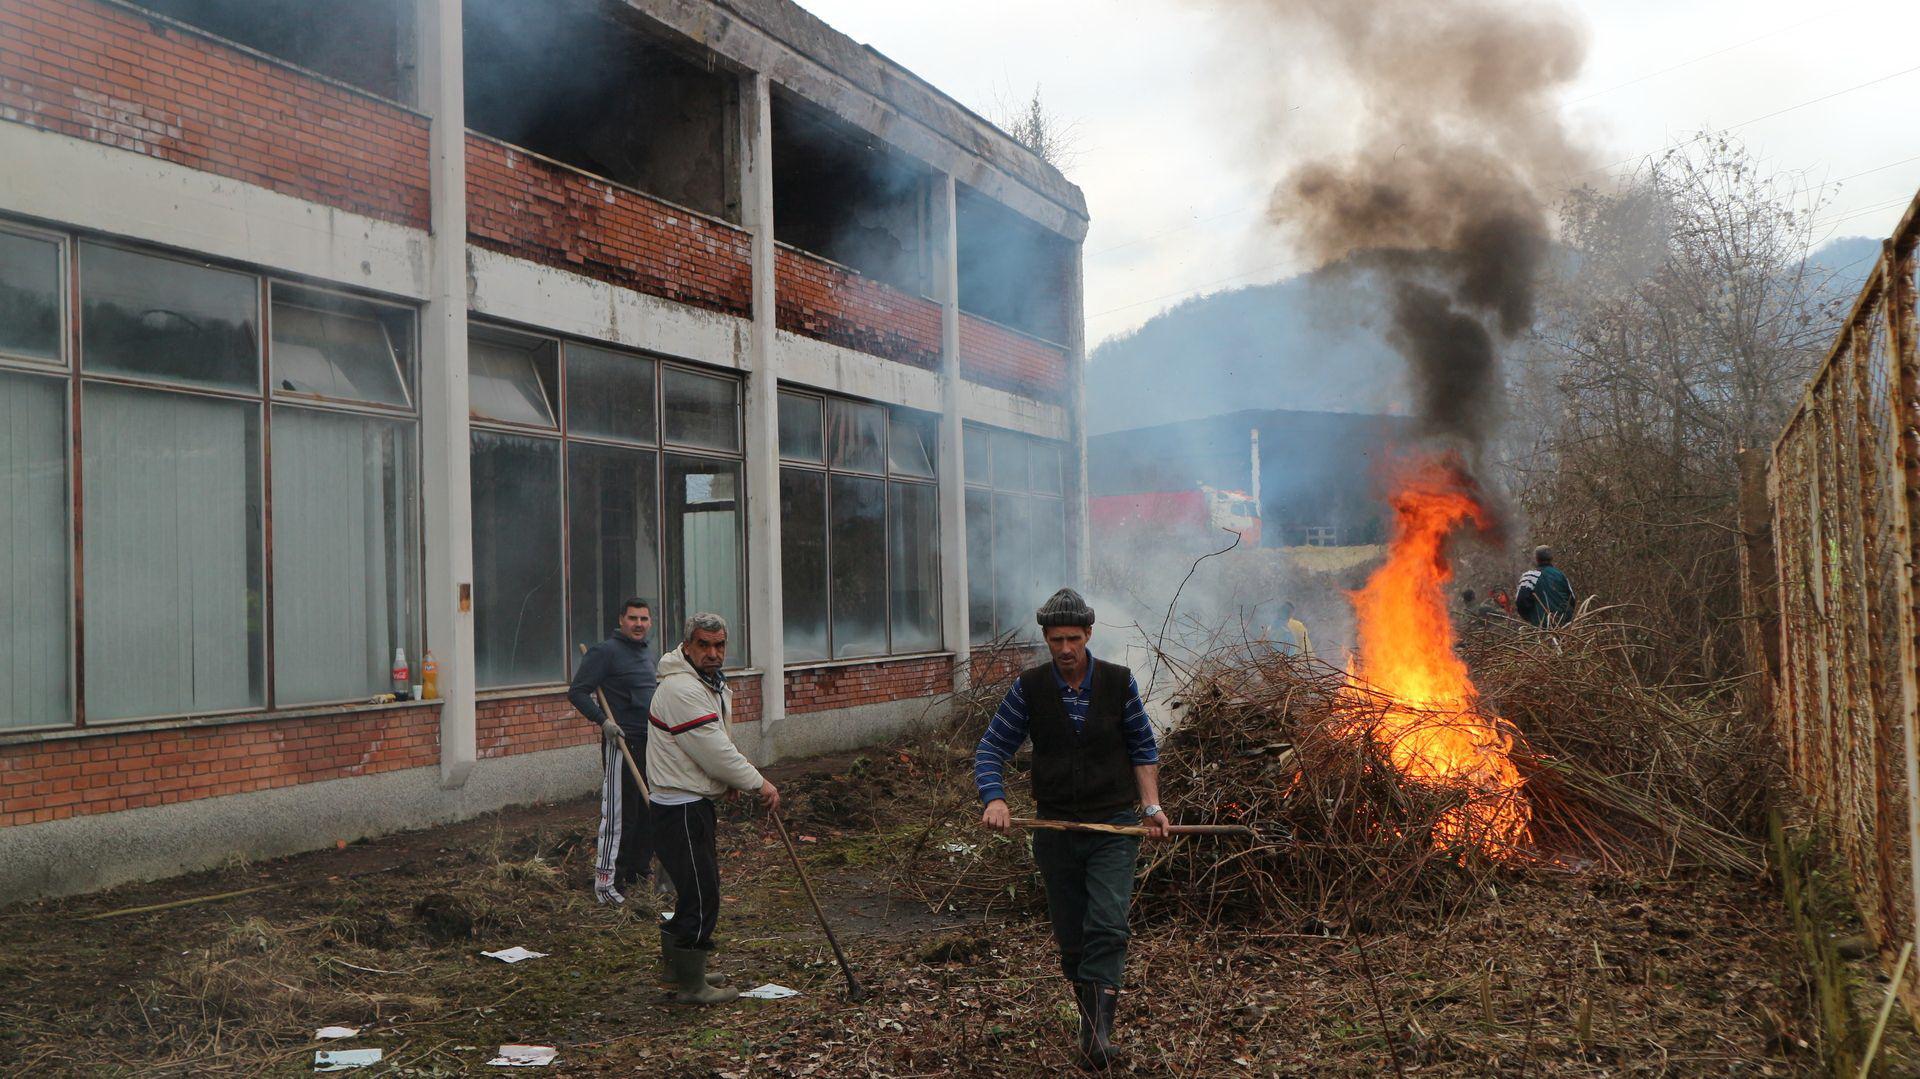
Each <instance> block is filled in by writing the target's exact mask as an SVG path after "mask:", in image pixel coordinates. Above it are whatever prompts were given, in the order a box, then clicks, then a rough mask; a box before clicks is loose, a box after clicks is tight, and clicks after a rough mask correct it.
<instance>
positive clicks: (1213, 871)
mask: <svg viewBox="0 0 1920 1079" xmlns="http://www.w3.org/2000/svg"><path fill="white" fill-rule="evenodd" d="M1481 629H1482V630H1484V632H1475V633H1472V634H1470V635H1469V639H1468V641H1467V643H1466V645H1465V646H1463V652H1465V653H1466V654H1467V656H1468V659H1469V663H1470V666H1471V667H1472V669H1473V672H1474V677H1475V679H1476V683H1477V685H1478V686H1479V689H1480V691H1481V694H1482V696H1481V699H1480V702H1479V711H1480V712H1481V715H1480V716H1478V717H1476V718H1477V719H1478V721H1479V722H1480V723H1482V724H1484V725H1486V726H1490V727H1494V728H1497V729H1500V730H1503V731H1505V732H1507V733H1508V734H1509V736H1510V737H1511V740H1512V747H1511V755H1512V757H1513V759H1514V761H1515V763H1516V765H1517V767H1518V768H1519V771H1520V774H1521V776H1522V778H1523V779H1524V786H1523V788H1522V790H1521V792H1520V793H1519V794H1518V795H1517V796H1516V795H1511V794H1504V795H1503V794H1501V793H1500V792H1492V793H1489V792H1476V791H1471V790H1465V789H1461V788H1457V787H1446V786H1435V785H1428V784H1424V783H1421V782H1418V781H1413V780H1409V779H1408V778H1407V777H1405V776H1403V775H1402V774H1401V773H1400V772H1399V771H1398V770H1397V769H1396V768H1395V767H1394V766H1393V764H1392V762H1391V761H1390V760H1389V759H1388V756H1387V751H1386V749H1385V748H1384V746H1383V745H1382V744H1381V743H1380V742H1379V741H1377V740H1375V739H1373V738H1371V737H1368V736H1366V733H1365V732H1367V731H1370V730H1373V729H1376V728H1377V724H1378V720H1379V718H1380V715H1381V713H1384V712H1385V710H1386V709H1387V708H1388V707H1389V706H1390V704H1391V702H1388V701H1386V700H1384V699H1382V698H1380V697H1378V696H1377V695H1375V694H1371V693H1369V692H1367V691H1366V690H1365V688H1364V687H1360V688H1358V689H1356V687H1354V686H1352V685H1351V684H1350V683H1349V680H1348V677H1347V675H1346V674H1345V673H1344V672H1342V671H1339V670H1336V669H1334V668H1332V667H1330V666H1327V665H1326V664H1324V663H1321V662H1319V661H1317V660H1311V659H1303V658H1301V657H1298V656H1290V655H1278V654H1274V653H1273V652H1272V651H1271V650H1269V649H1266V648H1265V647H1263V646H1258V645H1254V646H1248V645H1240V646H1237V647H1227V648H1221V649H1216V650H1214V651H1212V652H1210V653H1209V654H1208V655H1206V656H1205V657H1203V658H1199V659H1197V660H1186V661H1183V662H1181V663H1180V666H1181V667H1182V669H1181V671H1180V674H1181V678H1182V681H1183V683H1184V684H1185V686H1186V687H1187V688H1186V689H1185V691H1184V692H1183V693H1182V694H1181V695H1180V698H1179V700H1178V701H1177V702H1176V706H1177V708H1178V713H1179V715H1180V717H1181V718H1180V726H1179V728H1178V729H1177V730H1176V731H1175V732H1174V733H1173V734H1172V736H1171V737H1170V738H1169V739H1168V740H1167V742H1166V744H1165V746H1164V747H1163V750H1162V753H1161V789H1162V791H1163V792H1164V793H1165V795H1166V800H1167V802H1168V804H1170V805H1173V806H1176V807H1178V810H1179V816H1180V817H1181V818H1182V819H1184V820H1188V821H1202V820H1204V821H1209V822H1219V823H1227V822H1232V823H1243V824H1248V825H1250V826H1252V827H1253V828H1254V829H1255V830H1256V831H1257V832H1258V833H1259V835H1260V839H1259V840H1258V841H1256V842H1252V843H1250V844H1243V845H1242V846H1241V847H1239V848H1235V847H1233V846H1230V845H1226V844H1218V843H1215V844H1209V845H1202V844H1197V843H1191V842H1182V843H1177V844H1170V845H1167V846H1164V847H1158V848H1155V847H1149V848H1146V850H1147V855H1146V856H1147V858H1148V859H1149V861H1148V862H1147V870H1148V872H1147V873H1146V874H1145V881H1144V888H1143V891H1142V902H1143V903H1144V904H1146V905H1147V906H1148V908H1149V909H1150V910H1151V909H1154V908H1159V909H1161V910H1165V911H1178V912H1179V913H1182V914H1185V915H1188V916H1199V917H1202V918H1204V919H1206V920H1208V921H1212V922H1223V921H1225V922H1249V923H1261V924H1271V923H1278V924H1282V925H1290V926H1292V927H1295V928H1296V929H1300V930H1308V931H1312V930H1316V929H1318V928H1321V927H1329V926H1353V927H1356V928H1365V927H1367V926H1369V925H1372V924H1378V923H1398V922H1403V921H1405V920H1408V919H1412V918H1418V919H1420V920H1423V921H1433V920H1440V921H1444V920H1445V919H1446V918H1447V917H1448V916H1450V915H1451V914H1452V913H1453V912H1454V911H1456V910H1457V909H1458V908H1459V906H1460V905H1461V904H1463V903H1479V902H1483V901H1484V899H1485V898H1486V896H1487V894H1488V892H1487V888H1488V887H1489V886H1492V887H1494V888H1497V886H1498V882H1497V877H1498V876H1499V875H1500V874H1502V873H1507V872H1512V871H1514V870H1516V869H1527V868H1530V869H1539V870H1546V871H1560V870H1565V869H1571V868H1578V867H1581V866H1585V865H1591V864H1595V863H1598V864H1602V865H1605V866H1607V867H1608V868H1610V869H1614V870H1619V871H1633V870H1635V869H1638V868H1648V869H1653V868H1657V869H1659V870H1660V871H1662V872H1665V871H1668V870H1670V869H1672V868H1674V867H1676V866H1696V867H1707V868H1712V869H1718V870H1724V871H1730V872H1737V873H1745V872H1758V871H1759V870H1760V868H1761V866H1762V853H1761V847H1760V844H1759V841H1758V838H1757V837H1758V835H1759V834H1760V830H1761V829H1760V821H1761V819H1762V817H1763V815H1764V811H1765V807H1766V805H1767V798H1768V792H1769V791H1770V790H1771V789H1772V786H1773V784H1772V778H1773V777H1772V772H1771V765H1770V763H1769V762H1770V761H1771V759H1772V757H1771V754H1770V753H1769V752H1768V749H1767V746H1766V745H1765V741H1764V739H1765V735H1764V732H1762V731H1759V730H1757V729H1755V728H1754V727H1753V725H1752V724H1751V723H1750V721H1748V720H1747V719H1746V718H1745V716H1744V715H1743V713H1742V712H1741V710H1740V708H1739V706H1738V697H1737V694H1736V693H1735V692H1734V691H1733V687H1731V686H1699V685H1689V686H1671V685H1668V686H1649V685H1645V684H1642V683H1641V682H1640V681H1639V680H1638V678H1637V676H1636V674H1635V670H1636V665H1635V664H1634V663H1633V661H1632V660H1633V656H1632V652H1631V649H1630V648H1629V647H1628V645H1627V644H1626V643H1625V642H1626V641H1627V640H1628V639H1629V635H1628V634H1627V633H1626V632H1624V627H1621V626H1619V625H1616V624H1611V623H1608V622H1606V621H1604V620H1603V619H1601V618H1598V617H1594V616H1589V617H1586V618H1583V619H1582V620H1580V621H1577V622H1576V623H1575V624H1574V625H1573V626H1572V627H1569V628H1566V629H1562V630H1558V631H1555V632H1554V633H1552V634H1542V633H1538V632H1535V631H1533V630H1531V629H1529V628H1526V627H1521V626H1519V625H1517V624H1513V623H1508V622H1503V623H1500V624H1498V625H1491V624H1490V625H1487V626H1484V627H1481ZM1635 636H1638V635H1637V634H1636V635H1635ZM1434 721H1435V722H1445V721H1446V720H1445V718H1444V717H1435V720H1434ZM1500 797H1518V798H1521V799H1524V802H1525V806H1524V810H1525V812H1526V813H1527V815H1528V816H1529V817H1530V819H1531V823H1530V825H1529V828H1528V835H1527V841H1526V843H1525V844H1524V846H1522V847H1514V846H1511V845H1508V844H1507V843H1506V842H1505V839H1506V838H1507V837H1504V836H1474V835H1472V834H1471V833H1470V832H1469V833H1468V834H1466V835H1464V836H1463V835H1462V834H1461V832H1460V828H1461V823H1460V822H1461V821H1462V820H1463V812H1464V809H1465V808H1466V807H1468V805H1469V803H1483V804H1484V803H1485V802H1486V801H1487V800H1488V799H1498V798H1500ZM1482 840H1484V841H1482Z"/></svg>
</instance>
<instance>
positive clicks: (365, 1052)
mask: <svg viewBox="0 0 1920 1079" xmlns="http://www.w3.org/2000/svg"><path fill="white" fill-rule="evenodd" d="M378 1063H380V1050H378V1049H322V1050H320V1051H319V1052H316V1053H314V1054H313V1070H314V1071H317V1072H343V1071H346V1070H347V1069H349V1068H364V1067H366V1066H367V1065H369V1064H378Z"/></svg>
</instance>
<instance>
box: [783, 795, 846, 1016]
mask: <svg viewBox="0 0 1920 1079" xmlns="http://www.w3.org/2000/svg"><path fill="white" fill-rule="evenodd" d="M769 816H771V817H773V826H774V827H775V828H778V829H779V830H780V842H782V843H785V844H786V845H787V857H789V858H792V859H793V868H794V871H795V872H797V873H799V874H800V887H801V888H802V889H804V890H805V891H806V893H807V902H809V903H811V904H813V913H814V916H815V917H817V918H819V919H820V928H821V929H822V930H823V931H825V933H826V934H827V943H828V944H829V945H832V947H833V958H834V959H836V960H838V961H839V963H840V973H842V974H844V975H846V976H847V999H848V1000H854V1001H858V1000H865V999H866V997H867V991H866V990H865V989H864V988H862V987H861V985H860V981H859V979H857V978H855V977H854V976H853V967H852V966H850V965H848V963H847V953H845V952H843V951H841V950H840V942H839V941H838V940H837V939H835V938H834V935H833V926H832V925H830V924H828V922H827V912H826V911H824V910H822V909H820V897H819V896H817V895H814V894H813V881H812V880H811V879H809V878H808V877H807V867H806V866H804V865H802V864H800V851H799V850H798V849H797V848H795V847H794V845H793V837H792V836H790V835H788V834H787V822H786V821H784V820H781V819H780V811H779V810H777V809H776V810H774V811H773V812H772V813H771V814H769Z"/></svg>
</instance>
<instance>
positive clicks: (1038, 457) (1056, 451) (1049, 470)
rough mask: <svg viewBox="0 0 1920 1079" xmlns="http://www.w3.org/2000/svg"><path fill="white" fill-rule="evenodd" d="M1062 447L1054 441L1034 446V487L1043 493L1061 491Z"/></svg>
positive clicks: (1053, 493) (1049, 493)
mask: <svg viewBox="0 0 1920 1079" xmlns="http://www.w3.org/2000/svg"><path fill="white" fill-rule="evenodd" d="M1060 457H1061V454H1060V447H1059V446H1057V445H1055V444H1053V443H1036V444H1035V445H1034V446H1033V455H1032V458H1031V460H1032V465H1033V489H1034V490H1035V491H1037V492H1039V493H1041V494H1047V495H1057V494H1059V493H1060Z"/></svg>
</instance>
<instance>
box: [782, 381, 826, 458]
mask: <svg viewBox="0 0 1920 1079" xmlns="http://www.w3.org/2000/svg"><path fill="white" fill-rule="evenodd" d="M820 405H821V401H820V398H818V397H809V396H807V395H806V394H800V393H787V392H785V391H784V390H783V391H781V393H780V456H782V457H785V458H787V459H788V460H792V461H812V462H814V463H815V464H818V463H820V462H821V461H823V460H825V457H824V456H823V455H822V441H821V430H820V422H821V421H820Z"/></svg>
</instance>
